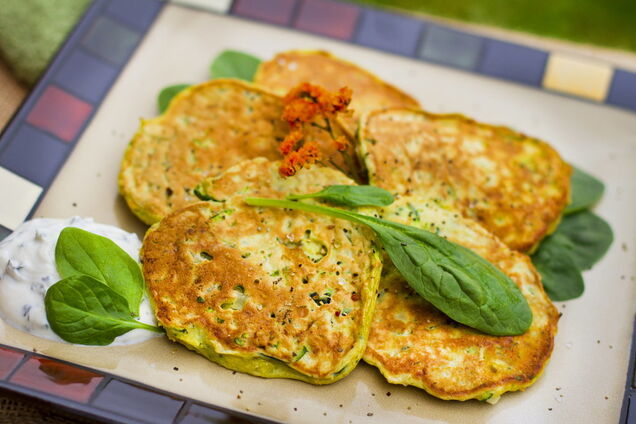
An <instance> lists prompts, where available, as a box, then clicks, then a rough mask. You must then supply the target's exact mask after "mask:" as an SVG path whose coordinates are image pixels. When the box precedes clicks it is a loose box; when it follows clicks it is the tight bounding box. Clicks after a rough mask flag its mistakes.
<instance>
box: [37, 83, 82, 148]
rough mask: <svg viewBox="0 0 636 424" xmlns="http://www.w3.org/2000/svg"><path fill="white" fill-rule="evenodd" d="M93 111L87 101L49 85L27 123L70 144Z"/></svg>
mask: <svg viewBox="0 0 636 424" xmlns="http://www.w3.org/2000/svg"><path fill="white" fill-rule="evenodd" d="M92 110H93V107H92V106H91V105H90V104H88V103H86V102H85V101H83V100H80V99H78V98H77V97H75V96H73V95H71V94H68V93H67V92H66V91H64V90H61V89H60V88H58V87H56V86H54V85H49V86H48V87H47V88H46V89H45V90H44V92H43V93H42V95H41V96H40V98H39V99H38V100H37V101H36V103H35V106H33V109H31V112H30V113H29V116H28V117H27V122H28V123H29V124H31V125H34V126H36V127H38V128H39V129H41V130H44V131H48V132H50V133H52V134H54V135H56V136H57V137H59V138H60V139H62V140H64V141H66V142H70V141H73V140H74V139H75V136H77V134H78V133H79V130H80V128H82V125H83V124H84V122H85V121H86V119H87V118H88V116H89V115H90V113H91V111H92Z"/></svg>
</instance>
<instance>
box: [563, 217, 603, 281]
mask: <svg viewBox="0 0 636 424" xmlns="http://www.w3.org/2000/svg"><path fill="white" fill-rule="evenodd" d="M554 236H557V237H558V238H557V240H558V241H559V243H560V244H561V246H563V248H564V249H565V250H566V251H567V252H568V254H569V256H570V257H571V258H572V259H573V260H574V263H575V264H576V266H577V268H578V269H580V270H581V271H585V270H588V269H591V268H592V267H593V266H594V264H595V263H596V262H598V261H599V260H600V259H601V258H602V257H603V256H605V253H607V250H608V249H609V247H610V246H611V244H612V242H613V241H614V234H613V233H612V228H611V227H610V226H609V224H608V223H607V222H605V220H604V219H603V218H601V217H599V216H598V215H596V214H594V213H592V212H590V211H583V212H578V213H575V214H572V215H568V216H565V217H563V220H562V221H561V224H559V227H558V228H557V230H556V231H555V232H554Z"/></svg>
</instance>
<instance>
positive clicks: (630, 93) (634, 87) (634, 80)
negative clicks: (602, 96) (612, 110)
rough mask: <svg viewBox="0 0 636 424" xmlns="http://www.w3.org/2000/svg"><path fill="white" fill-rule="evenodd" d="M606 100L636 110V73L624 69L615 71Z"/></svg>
mask: <svg viewBox="0 0 636 424" xmlns="http://www.w3.org/2000/svg"><path fill="white" fill-rule="evenodd" d="M606 102H607V103H609V104H612V105H615V106H620V107H624V108H627V109H632V110H635V111H636V73H633V72H627V71H623V70H622V69H617V70H616V71H614V78H613V79H612V84H611V86H610V90H609V94H608V95H607V100H606Z"/></svg>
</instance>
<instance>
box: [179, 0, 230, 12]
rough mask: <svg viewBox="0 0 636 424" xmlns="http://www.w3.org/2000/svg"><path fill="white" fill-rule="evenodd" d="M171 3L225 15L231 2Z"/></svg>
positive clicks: (192, 0)
mask: <svg viewBox="0 0 636 424" xmlns="http://www.w3.org/2000/svg"><path fill="white" fill-rule="evenodd" d="M170 1H171V2H172V3H176V4H183V5H184V6H192V7H197V8H199V9H204V10H211V11H213V12H220V13H226V12H227V11H228V10H230V6H231V5H232V0H170Z"/></svg>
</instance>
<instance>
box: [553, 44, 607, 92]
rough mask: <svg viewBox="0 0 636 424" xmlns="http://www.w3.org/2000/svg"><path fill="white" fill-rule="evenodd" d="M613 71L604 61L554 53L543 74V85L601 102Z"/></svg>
mask: <svg viewBox="0 0 636 424" xmlns="http://www.w3.org/2000/svg"><path fill="white" fill-rule="evenodd" d="M613 72H614V71H613V69H612V68H611V67H610V66H609V65H606V64H603V63H598V62H592V61H588V60H585V59H579V58H575V57H572V56H567V55H564V54H561V53H552V54H551V55H550V58H549V59H548V64H547V66H546V69H545V75H544V76H543V87H545V88H547V89H550V90H554V91H560V92H562V93H567V94H572V95H574V96H579V97H585V98H587V99H592V100H597V101H599V102H600V101H603V100H605V97H606V96H607V91H608V90H609V86H610V82H611V80H612V73H613Z"/></svg>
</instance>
